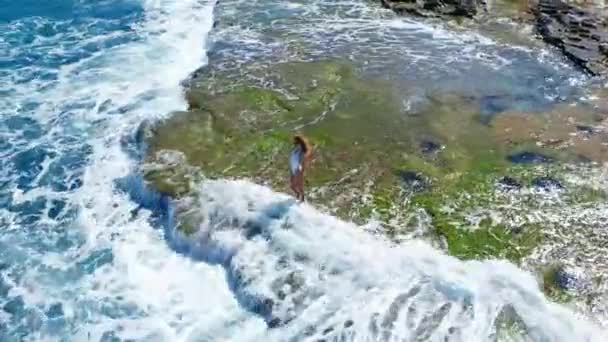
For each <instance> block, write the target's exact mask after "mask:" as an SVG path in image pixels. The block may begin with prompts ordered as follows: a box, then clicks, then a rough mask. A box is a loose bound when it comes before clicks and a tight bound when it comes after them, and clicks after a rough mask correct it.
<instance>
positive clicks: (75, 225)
mask: <svg viewBox="0 0 608 342" xmlns="http://www.w3.org/2000/svg"><path fill="white" fill-rule="evenodd" d="M211 8H212V4H211V3H208V2H205V1H181V2H180V1H147V2H144V1H138V0H107V1H106V0H102V1H88V0H73V1H72V0H51V1H31V0H24V1H6V0H1V1H0V341H3V342H4V341H22V340H44V339H50V340H53V341H56V340H58V339H60V340H65V341H68V340H70V341H72V340H88V339H90V340H103V341H109V340H112V336H118V335H119V331H121V333H122V334H123V335H124V334H127V335H128V334H129V333H130V334H132V335H131V336H135V337H134V338H137V336H139V335H137V334H138V331H139V332H140V330H141V331H143V332H144V335H146V334H154V333H155V331H157V330H158V327H156V328H155V326H156V325H155V324H157V323H151V324H148V326H147V327H146V328H145V329H140V330H138V329H137V328H133V329H128V328H127V327H126V326H128V325H129V324H130V323H129V322H134V321H137V320H138V319H140V318H142V317H149V316H150V315H152V316H153V314H151V313H150V312H146V310H151V309H150V307H149V306H147V307H146V305H145V304H143V305H142V307H140V306H139V305H140V304H138V303H137V302H136V299H135V298H134V297H131V298H129V296H126V295H125V294H124V291H126V290H124V288H126V287H127V286H123V287H122V288H123V290H120V289H115V290H110V289H108V290H104V289H106V288H107V287H108V286H109V287H112V286H114V285H112V284H115V282H120V281H121V280H120V279H119V278H120V276H119V275H118V274H122V275H124V274H125V271H124V270H122V271H121V270H118V269H117V268H116V266H117V264H119V263H121V262H122V261H121V260H122V259H117V258H116V255H115V253H116V252H115V249H116V247H117V245H116V244H114V245H113V244H112V243H113V241H114V240H115V239H118V238H119V237H121V238H124V237H125V236H126V234H127V233H126V232H127V224H128V223H129V222H133V221H135V220H138V219H140V222H141V223H140V224H135V223H133V225H132V227H133V229H137V228H139V227H147V228H146V229H147V230H146V232H148V233H150V234H152V235H151V236H156V235H155V234H157V233H155V230H154V229H153V228H154V227H150V226H148V225H147V224H148V222H150V223H152V224H153V226H157V227H159V225H158V224H155V223H154V222H156V221H157V220H156V219H155V218H154V217H155V215H156V214H155V213H163V210H166V209H167V207H166V201H165V200H162V199H161V198H158V196H155V195H154V194H152V193H149V192H147V191H146V190H145V189H143V188H142V184H141V179H138V178H137V176H136V175H135V171H134V170H133V169H131V165H132V163H134V162H135V161H136V157H137V155H136V154H135V155H134V154H133V153H129V151H135V152H137V151H138V147H137V144H136V141H134V140H133V139H131V137H132V135H133V134H135V129H136V127H137V125H138V124H139V122H141V121H142V120H143V119H145V118H152V117H155V116H159V115H165V114H167V113H168V112H169V111H170V110H173V109H180V107H182V106H183V100H182V98H181V92H180V88H179V82H178V81H179V80H181V79H183V78H185V77H186V76H187V74H188V73H189V72H191V71H192V70H194V69H195V68H196V67H198V66H200V65H202V64H203V63H204V39H205V37H206V32H207V31H208V29H209V28H210V25H211V23H210V20H211ZM170 19H175V20H176V21H175V22H173V21H171V20H170ZM194 25H198V28H196V29H192V27H193V26H194ZM186 50H188V52H189V53H188V55H187V54H185V53H184V51H186ZM163 72H166V75H162V73H163ZM159 93H162V94H161V95H158V94H159ZM128 156H131V157H128ZM95 164H96V165H101V167H100V166H94V165H95ZM104 168H105V169H104ZM87 172H88V173H89V176H87ZM96 172H98V173H97V174H95V173H96ZM114 173H115V174H114ZM87 177H88V179H89V181H87ZM114 196H116V198H115V197H114ZM133 199H134V200H135V201H133ZM159 206H162V207H159ZM104 210H105V211H104ZM150 215H152V216H150ZM140 216H141V218H140ZM106 219H107V220H108V222H106V221H104V220H106ZM110 221H111V222H110ZM158 241H159V242H162V236H161V237H159V240H158ZM148 246H149V245H148ZM160 246H161V249H162V248H166V246H165V245H164V244H162V245H160ZM143 248H145V247H143ZM165 252H166V253H170V251H169V250H168V249H167V250H166V251H165ZM156 253H157V254H158V253H159V252H158V251H157V252H156ZM125 260H126V259H125ZM124 262H125V264H124V265H125V267H128V265H127V264H128V263H129V262H127V261H124ZM104 267H105V269H104ZM112 272H115V275H113V273H112ZM104 277H109V278H107V279H105V280H104V279H103V278H104ZM125 281H126V282H129V280H125ZM138 283H139V282H138V281H135V283H134V284H135V285H134V286H137V285H138ZM118 287H120V286H118ZM121 291H123V292H121ZM121 293H123V294H122V295H121ZM112 322H114V323H112ZM158 324H160V322H158ZM163 324H164V323H163ZM133 334H134V335H133ZM139 338H141V336H139Z"/></svg>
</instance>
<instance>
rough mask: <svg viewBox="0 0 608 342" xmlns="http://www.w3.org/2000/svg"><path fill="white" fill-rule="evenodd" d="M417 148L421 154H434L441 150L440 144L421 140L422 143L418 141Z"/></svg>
mask: <svg viewBox="0 0 608 342" xmlns="http://www.w3.org/2000/svg"><path fill="white" fill-rule="evenodd" d="M419 146H420V152H422V153H423V154H434V153H437V152H439V150H441V148H442V146H441V144H440V143H438V142H436V141H434V140H430V139H423V140H422V141H420V144H419Z"/></svg>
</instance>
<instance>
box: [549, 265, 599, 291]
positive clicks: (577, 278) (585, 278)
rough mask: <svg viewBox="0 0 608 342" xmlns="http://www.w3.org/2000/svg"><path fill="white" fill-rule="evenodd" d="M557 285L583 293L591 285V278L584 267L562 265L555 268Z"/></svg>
mask: <svg viewBox="0 0 608 342" xmlns="http://www.w3.org/2000/svg"><path fill="white" fill-rule="evenodd" d="M553 280H554V282H555V285H556V286H558V287H559V288H560V289H563V290H566V291H570V292H575V293H581V292H584V291H585V290H586V289H588V288H590V287H591V279H590V277H589V274H587V273H586V272H585V271H584V270H583V269H581V268H579V267H572V266H561V267H558V268H557V269H556V270H555V274H554V278H553Z"/></svg>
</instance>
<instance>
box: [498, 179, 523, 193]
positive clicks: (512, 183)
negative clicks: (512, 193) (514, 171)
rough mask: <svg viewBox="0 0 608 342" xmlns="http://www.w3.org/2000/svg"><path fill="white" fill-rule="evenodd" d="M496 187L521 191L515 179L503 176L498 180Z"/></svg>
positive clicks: (519, 184)
mask: <svg viewBox="0 0 608 342" xmlns="http://www.w3.org/2000/svg"><path fill="white" fill-rule="evenodd" d="M498 185H500V186H501V187H503V188H505V189H509V190H515V189H521V183H520V182H519V181H518V180H517V179H515V178H513V177H509V176H504V177H502V178H501V179H499V180H498Z"/></svg>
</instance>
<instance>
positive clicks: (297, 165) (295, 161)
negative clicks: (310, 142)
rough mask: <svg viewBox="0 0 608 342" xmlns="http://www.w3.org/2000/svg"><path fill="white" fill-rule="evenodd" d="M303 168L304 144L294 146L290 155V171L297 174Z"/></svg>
mask: <svg viewBox="0 0 608 342" xmlns="http://www.w3.org/2000/svg"><path fill="white" fill-rule="evenodd" d="M301 170H302V146H300V145H298V146H296V147H294V149H293V150H292V151H291V155H290V156H289V172H290V173H291V174H292V175H295V174H296V173H297V172H298V171H301Z"/></svg>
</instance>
